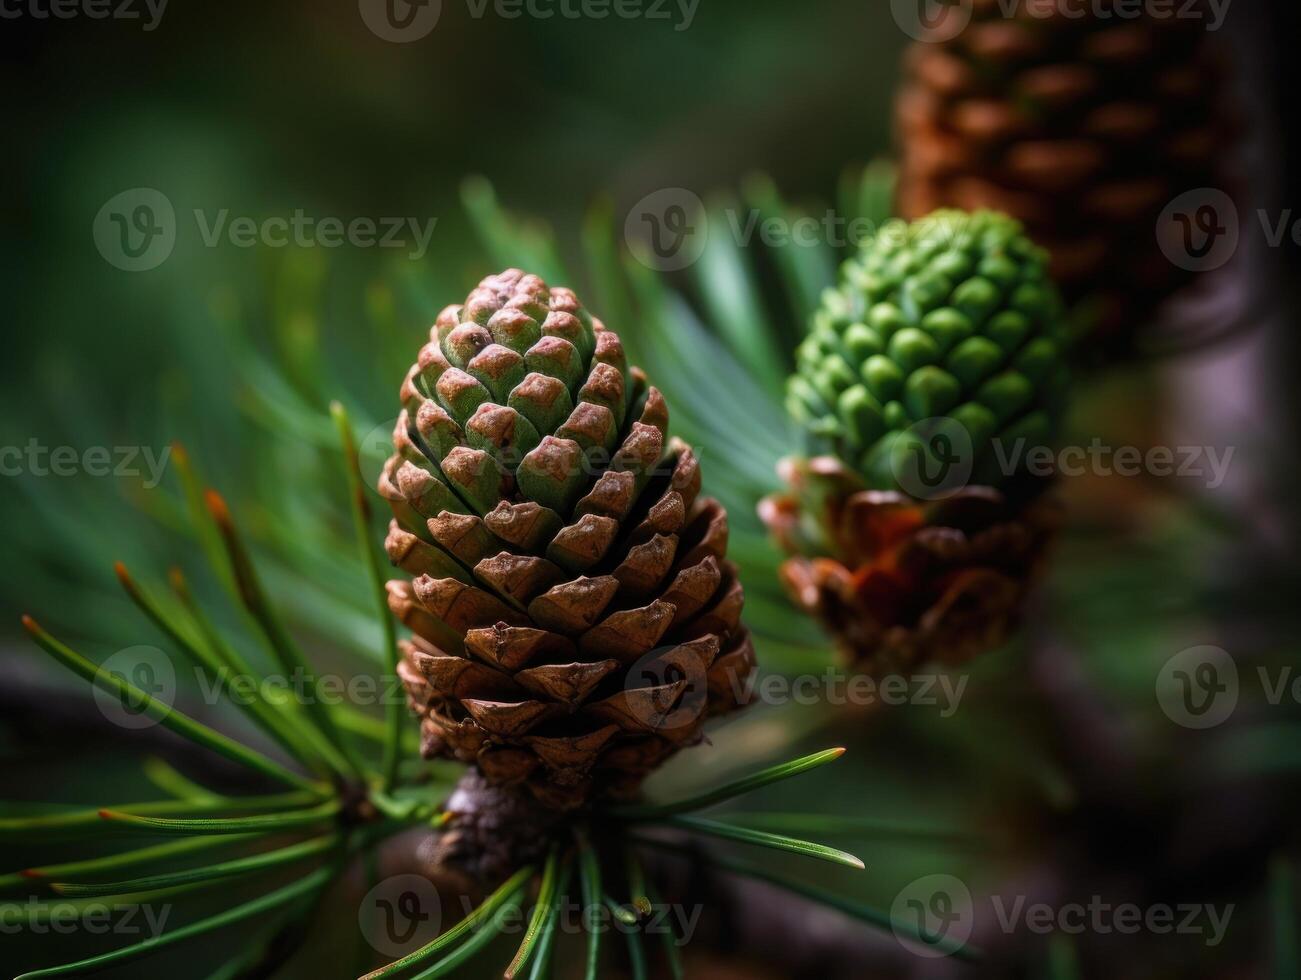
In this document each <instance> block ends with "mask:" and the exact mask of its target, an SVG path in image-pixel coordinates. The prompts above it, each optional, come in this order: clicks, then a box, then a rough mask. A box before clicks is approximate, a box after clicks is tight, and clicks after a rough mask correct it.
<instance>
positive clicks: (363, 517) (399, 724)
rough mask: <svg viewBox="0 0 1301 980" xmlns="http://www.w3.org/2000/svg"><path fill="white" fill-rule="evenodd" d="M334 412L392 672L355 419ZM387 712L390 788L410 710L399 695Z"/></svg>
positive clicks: (391, 644)
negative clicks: (407, 713) (406, 709)
mask: <svg viewBox="0 0 1301 980" xmlns="http://www.w3.org/2000/svg"><path fill="white" fill-rule="evenodd" d="M330 414H331V415H332V416H333V417H334V424H335V425H336V426H337V427H338V429H339V441H340V443H341V444H342V447H343V461H344V468H345V470H346V471H347V474H348V492H349V497H350V498H351V500H352V522H353V526H354V527H355V529H356V532H357V547H358V548H359V549H360V551H361V558H362V564H363V565H364V566H365V568H366V575H367V577H368V578H369V579H370V586H371V592H372V594H373V595H374V597H375V611H376V615H377V616H378V617H379V622H380V628H381V629H382V631H383V636H384V660H385V665H386V666H387V668H388V671H389V673H390V674H396V673H397V669H398V640H397V630H396V627H395V626H394V625H393V614H392V613H391V612H390V611H389V607H388V592H387V590H386V589H385V585H384V576H383V575H382V574H381V572H380V566H379V561H378V559H377V558H376V557H375V545H374V542H373V541H372V540H371V527H370V504H369V503H368V501H367V497H366V488H365V487H364V486H362V482H361V463H360V460H359V459H358V456H357V443H356V439H355V438H354V435H353V431H352V422H351V421H349V419H348V413H347V410H346V409H344V407H343V405H341V404H340V403H339V402H334V403H332V404H331V405H330ZM388 700H389V702H390V703H389V704H388V705H387V707H386V712H385V721H386V727H385V738H384V760H383V763H382V765H381V770H380V771H381V778H382V782H381V787H382V788H383V789H384V790H385V791H387V790H390V789H392V788H393V786H394V784H395V783H396V782H397V777H398V760H399V758H400V754H401V749H402V731H403V728H404V720H405V716H406V712H405V710H404V705H403V704H402V703H401V702H400V701H399V700H397V699H395V698H389V699H388Z"/></svg>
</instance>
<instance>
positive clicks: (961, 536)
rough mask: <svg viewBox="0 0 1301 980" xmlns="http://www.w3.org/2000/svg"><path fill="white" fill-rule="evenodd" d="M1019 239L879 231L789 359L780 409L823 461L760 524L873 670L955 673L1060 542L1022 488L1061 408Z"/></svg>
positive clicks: (1060, 375) (1036, 264)
mask: <svg viewBox="0 0 1301 980" xmlns="http://www.w3.org/2000/svg"><path fill="white" fill-rule="evenodd" d="M1047 261H1048V260H1047V256H1046V255H1045V253H1044V252H1043V250H1042V249H1040V248H1038V247H1037V246H1035V245H1034V244H1033V243H1032V242H1031V241H1030V240H1029V239H1028V238H1027V237H1026V236H1025V234H1024V233H1023V231H1022V229H1021V226H1020V224H1019V223H1017V222H1016V221H1014V220H1012V219H1011V218H1008V217H1006V216H1004V215H999V214H994V213H992V212H978V213H976V214H971V215H968V214H965V213H962V212H956V211H940V212H937V213H936V214H934V215H931V216H930V217H928V218H926V219H923V220H921V221H917V222H914V223H912V224H911V225H906V224H904V223H903V222H892V223H890V224H888V225H886V226H885V227H884V228H882V229H881V232H880V233H879V234H878V235H877V237H876V238H875V239H874V240H873V241H871V242H869V243H868V244H867V245H866V246H865V247H864V249H863V252H862V254H861V255H859V256H858V257H857V258H855V259H851V260H850V261H849V262H847V263H846V264H845V266H844V268H843V270H842V282H841V286H840V288H838V289H835V290H830V291H828V292H827V294H826V295H825V296H824V298H823V304H822V307H821V309H820V310H819V311H818V312H817V314H816V315H815V316H814V318H813V324H812V328H811V330H810V332H809V335H808V337H807V338H806V339H805V341H804V342H803V343H802V344H801V346H800V349H799V354H798V366H797V372H796V374H795V375H794V376H793V377H792V378H791V380H790V383H789V391H788V407H789V409H790V412H791V414H792V416H793V417H794V418H795V419H796V420H797V421H798V422H800V423H801V424H802V426H803V427H804V428H805V430H806V432H807V433H808V435H809V437H810V441H811V443H812V444H813V445H814V446H815V447H816V448H817V450H818V451H820V452H824V453H829V454H830V455H828V456H824V457H821V458H818V459H815V460H813V461H811V462H804V461H799V460H794V461H788V462H787V463H786V465H785V467H784V472H783V476H784V477H785V479H786V481H787V483H788V484H789V485H790V491H789V492H788V493H786V494H783V495H778V496H774V497H770V498H769V499H767V500H765V501H764V503H763V505H762V507H761V509H760V513H761V516H762V517H763V518H764V520H765V522H766V523H767V524H768V526H769V528H770V529H771V530H772V531H773V533H774V535H775V537H776V539H777V541H778V543H779V544H780V545H781V546H782V547H783V548H784V549H785V550H786V551H787V552H788V553H789V554H791V555H792V556H793V557H792V558H791V559H790V560H789V561H787V562H786V564H785V565H784V566H783V571H782V575H783V579H784V581H785V584H786V586H787V588H788V590H789V591H790V593H791V594H792V596H793V597H794V598H795V600H796V601H797V602H798V603H799V604H800V605H801V606H802V607H803V608H804V609H805V610H807V611H808V612H810V613H813V614H814V615H816V616H817V617H819V618H820V619H821V620H822V621H823V622H824V624H825V625H826V626H827V627H828V629H829V630H830V631H831V632H832V634H833V635H834V636H835V637H836V638H837V640H838V642H839V645H840V646H841V648H842V649H843V650H844V651H845V652H846V654H847V655H848V657H849V659H850V660H851V661H852V662H853V663H854V664H855V665H856V666H858V667H859V668H861V669H864V670H867V671H878V670H894V669H899V668H902V667H906V666H908V665H912V664H916V663H919V662H923V661H926V660H931V659H939V660H943V661H946V662H953V661H955V660H961V659H966V658H967V657H969V656H972V655H974V654H976V653H978V652H981V651H982V650H985V649H989V648H991V647H993V646H996V645H997V644H998V643H1000V642H1002V640H1003V639H1004V638H1005V637H1006V635H1007V633H1008V632H1009V630H1010V628H1011V626H1012V624H1013V623H1014V621H1015V618H1016V613H1017V612H1018V610H1019V608H1020V605H1021V602H1022V599H1023V597H1024V594H1025V591H1026V589H1027V587H1028V584H1029V580H1030V576H1031V572H1032V571H1033V570H1034V568H1035V567H1036V566H1037V564H1038V560H1039V557H1040V556H1041V554H1042V553H1043V550H1044V547H1045V545H1046V543H1047V541H1048V539H1049V537H1050V535H1051V531H1052V529H1053V526H1054V524H1055V520H1054V519H1053V516H1052V515H1053V512H1054V510H1055V508H1054V506H1053V505H1052V504H1051V503H1050V502H1049V501H1047V500H1045V499H1044V497H1043V495H1044V490H1045V489H1046V486H1047V483H1048V481H1047V480H1045V479H1041V478H1034V477H1029V476H1028V475H1027V474H1026V472H1025V467H1024V461H1025V459H1026V457H1027V454H1028V453H1029V452H1030V451H1031V450H1032V449H1038V448H1040V447H1049V446H1051V445H1052V442H1053V439H1054V438H1055V435H1056V432H1057V428H1058V421H1059V417H1060V415H1061V412H1062V410H1063V408H1064V405H1065V399H1066V390H1067V383H1068V372H1067V368H1066V365H1065V360H1064V356H1063V343H1064V339H1063V334H1064V318H1063V312H1062V304H1061V301H1060V298H1059V296H1058V293H1057V290H1056V287H1055V286H1054V285H1053V283H1052V282H1051V281H1050V280H1049V279H1048V277H1047Z"/></svg>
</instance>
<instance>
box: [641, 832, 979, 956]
mask: <svg viewBox="0 0 1301 980" xmlns="http://www.w3.org/2000/svg"><path fill="white" fill-rule="evenodd" d="M641 843H643V844H645V845H646V846H648V847H665V846H667V847H669V848H670V849H673V850H683V851H686V852H688V853H690V855H691V856H692V859H693V860H697V861H704V862H705V863H707V864H709V865H711V866H712V867H715V868H717V869H719V870H720V871H725V872H727V873H729V874H734V875H739V876H741V877H743V878H753V879H755V880H756V881H763V882H766V883H768V884H770V885H773V886H775V887H777V888H780V889H782V890H784V891H788V892H790V893H791V894H793V895H799V896H800V897H801V898H806V899H808V900H809V901H811V902H815V903H817V904H818V905H824V906H826V907H827V908H830V909H835V910H836V911H838V912H841V913H843V914H845V915H847V916H849V917H850V918H853V919H857V920H859V921H860V922H865V923H867V924H868V925H870V926H874V927H875V928H877V929H881V930H883V931H885V932H893V933H895V934H896V935H907V936H908V937H909V938H911V939H916V940H917V942H919V943H923V944H925V945H927V946H930V947H933V948H935V949H939V950H942V951H943V952H945V953H947V954H948V955H950V956H952V957H954V958H955V959H958V960H963V961H966V962H975V961H977V960H979V959H981V958H982V957H983V956H984V953H983V952H982V951H981V950H980V949H978V948H977V947H975V946H971V945H963V944H961V943H954V942H951V941H949V940H942V941H940V942H938V943H936V942H933V941H931V940H929V939H927V938H926V937H923V936H922V935H921V934H920V933H919V932H917V930H916V929H915V928H914V927H912V926H909V925H908V924H907V923H904V922H896V921H895V920H894V919H892V918H891V917H890V914H889V913H888V912H884V911H882V910H880V909H877V908H873V907H872V906H870V905H867V904H865V903H863V902H856V901H854V900H853V899H849V898H844V897H842V896H840V895H837V894H835V893H834V892H829V891H826V890H824V889H821V888H817V887H815V886H813V885H806V884H804V883H803V882H800V881H795V880H792V879H790V878H787V877H785V876H784V875H780V874H777V873H775V872H772V871H769V870H768V869H766V868H761V867H759V866H757V865H753V864H748V863H746V862H742V861H735V860H732V859H731V858H725V857H721V856H719V855H715V854H702V853H701V852H699V851H698V850H696V849H691V848H684V847H680V846H675V845H673V844H665V842H663V841H656V840H648V839H642V840H641Z"/></svg>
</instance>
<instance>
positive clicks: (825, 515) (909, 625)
mask: <svg viewBox="0 0 1301 980" xmlns="http://www.w3.org/2000/svg"><path fill="white" fill-rule="evenodd" d="M782 469H783V476H784V477H785V479H786V480H787V482H788V483H789V485H790V487H791V491H790V492H789V493H787V494H783V495H776V496H772V497H768V498H767V499H765V500H764V501H763V502H762V504H761V505H760V509H759V513H760V516H761V517H762V518H763V520H764V522H765V523H766V524H767V525H768V527H769V529H770V530H771V531H772V533H773V535H774V536H775V538H776V540H777V542H778V543H779V544H780V545H781V546H782V547H783V549H784V550H785V551H786V552H787V553H788V554H790V555H792V557H791V558H789V559H788V560H787V561H786V562H785V563H784V564H783V565H782V570H781V575H782V581H783V584H784V585H785V586H786V589H787V591H788V592H789V593H790V594H791V596H792V598H793V599H794V600H795V602H796V603H797V604H798V605H799V606H800V607H801V608H803V609H804V610H805V611H806V612H807V613H809V614H810V615H812V616H814V617H816V618H817V619H819V620H820V621H821V622H822V623H823V624H824V625H825V626H826V627H827V629H828V631H829V632H830V633H831V635H832V636H833V637H834V638H835V641H836V644H837V646H838V647H839V649H840V651H841V653H842V656H843V657H844V659H845V660H846V662H847V663H848V664H849V665H850V666H852V667H853V668H854V669H856V670H859V671H862V672H863V673H866V674H871V675H875V676H881V675H884V674H892V673H900V672H903V671H907V670H910V669H913V668H915V667H917V666H919V665H921V664H925V663H931V662H934V663H941V664H958V663H964V662H966V661H968V660H970V659H972V658H973V657H976V656H978V655H979V654H981V653H984V652H986V651H988V650H991V649H994V648H995V647H997V646H999V645H1001V644H1002V643H1003V642H1005V641H1006V640H1007V638H1008V637H1009V636H1010V635H1011V634H1012V632H1013V631H1014V629H1015V627H1016V624H1017V622H1018V620H1019V617H1020V611H1021V608H1022V605H1023V602H1024V599H1025V595H1026V593H1027V592H1028V590H1029V588H1030V586H1031V584H1032V581H1033V579H1034V575H1035V572H1036V571H1037V569H1038V567H1039V565H1040V562H1041V559H1042V558H1043V555H1044V552H1045V549H1046V547H1047V545H1048V543H1049V542H1050V540H1051V538H1052V536H1053V532H1054V531H1055V530H1056V527H1057V525H1058V523H1059V519H1058V507H1057V505H1056V503H1055V501H1054V500H1053V498H1052V497H1051V495H1050V494H1049V493H1047V492H1046V487H1045V486H1044V484H1043V483H1042V481H1040V482H1038V483H1037V484H1036V485H1034V486H1032V487H1030V488H1029V489H1027V490H1018V491H1016V492H1015V494H1014V493H1013V492H1012V491H1009V492H1008V493H1006V494H1005V493H1004V492H1002V491H999V490H996V489H994V488H992V487H982V486H971V487H965V488H963V489H961V490H959V491H957V492H956V493H954V494H953V495H951V496H949V497H947V498H945V499H943V500H936V501H918V500H914V499H912V498H911V497H908V496H906V495H905V494H902V493H898V492H895V491H886V490H866V489H864V488H863V484H862V482H861V481H860V480H859V479H858V478H857V477H856V476H854V475H853V474H852V473H851V472H850V471H849V470H847V469H846V468H845V467H844V466H843V465H842V464H841V463H840V462H838V461H837V460H836V459H834V458H832V457H825V456H824V457H819V458H817V459H813V460H808V461H803V460H786V461H784V463H783V467H782ZM808 556H814V557H808Z"/></svg>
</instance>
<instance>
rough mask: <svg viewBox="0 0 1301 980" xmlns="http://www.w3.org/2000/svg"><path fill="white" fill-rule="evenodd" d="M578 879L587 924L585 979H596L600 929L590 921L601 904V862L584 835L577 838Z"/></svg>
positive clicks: (599, 953) (598, 971)
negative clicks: (580, 885)
mask: <svg viewBox="0 0 1301 980" xmlns="http://www.w3.org/2000/svg"><path fill="white" fill-rule="evenodd" d="M578 863H579V880H580V882H581V884H582V891H583V918H584V920H585V924H586V926H587V963H586V971H585V973H584V977H585V980H597V977H598V976H600V973H601V930H600V929H599V928H598V927H597V924H596V923H595V922H594V921H592V920H593V918H594V917H595V916H596V910H597V909H598V908H599V907H600V905H601V895H602V891H601V862H600V861H599V860H598V859H597V856H596V851H595V850H593V849H592V844H591V842H590V841H588V840H587V838H586V837H580V838H579V849H578Z"/></svg>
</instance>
